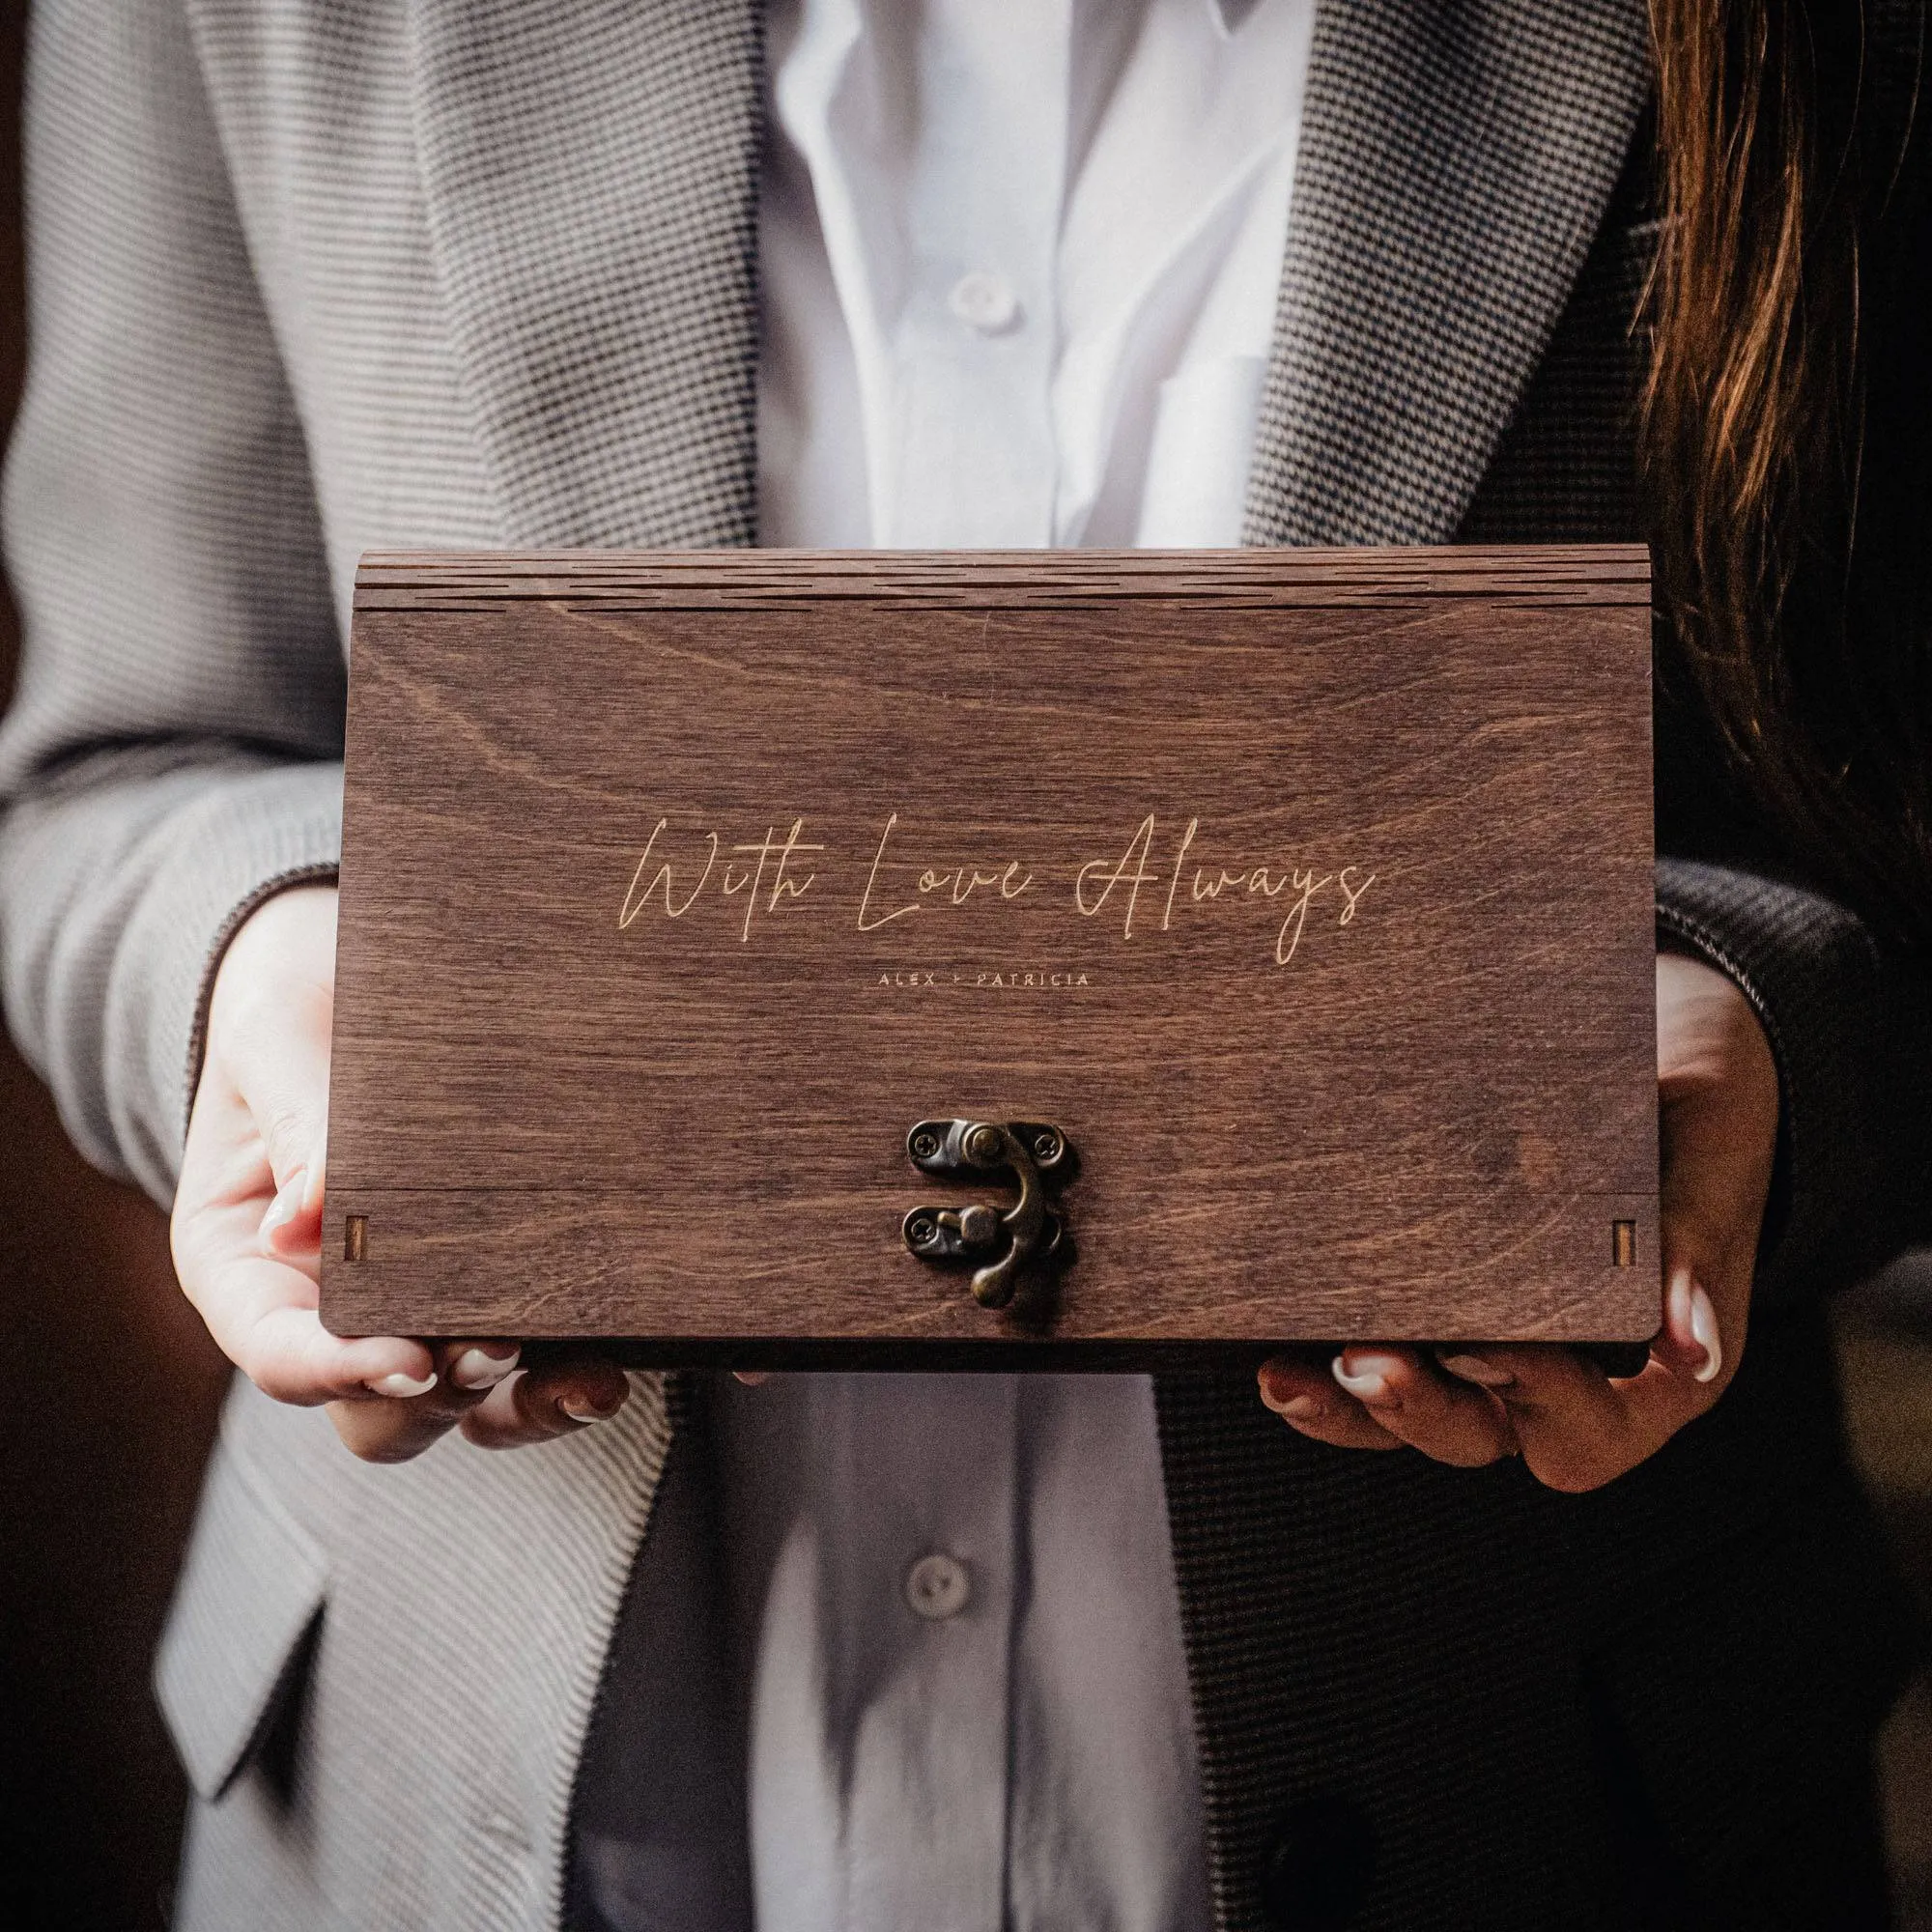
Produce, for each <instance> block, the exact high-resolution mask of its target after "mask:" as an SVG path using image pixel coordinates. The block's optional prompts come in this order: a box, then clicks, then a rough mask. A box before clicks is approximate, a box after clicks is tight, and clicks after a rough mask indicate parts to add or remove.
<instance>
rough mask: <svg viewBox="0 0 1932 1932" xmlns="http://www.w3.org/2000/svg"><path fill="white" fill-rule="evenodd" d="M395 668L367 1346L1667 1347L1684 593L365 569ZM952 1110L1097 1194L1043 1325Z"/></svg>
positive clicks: (353, 935) (353, 1027) (375, 765)
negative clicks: (1659, 728)
mask: <svg viewBox="0 0 1932 1932" xmlns="http://www.w3.org/2000/svg"><path fill="white" fill-rule="evenodd" d="M352 667H353V668H352V679H351V693H350V720H349V767H348V784H347V814H348V815H347V826H346V833H345V844H344V857H343V871H342V911H341V938H340V951H339V958H338V981H337V995H336V1018H335V1050H334V1074H333V1092H332V1098H331V1111H330V1120H331V1128H330V1151H329V1200H328V1213H329V1216H330V1219H329V1228H330V1230H331V1233H330V1236H329V1239H328V1240H327V1242H326V1244H325V1260H324V1276H323V1311H324V1316H325V1319H326V1320H327V1321H328V1322H329V1324H330V1325H331V1326H332V1327H334V1328H336V1329H338V1330H340V1331H343V1332H358V1331H362V1332H366V1331H371V1330H382V1331H385V1332H398V1331H399V1332H405V1333H420V1334H471V1333H476V1334H497V1333H500V1334H518V1335H527V1336H583V1335H590V1336H606V1337H628V1338H632V1339H633V1341H634V1342H635V1343H636V1344H637V1345H638V1346H637V1349H636V1350H634V1352H636V1353H638V1354H639V1356H640V1357H641V1358H648V1359H655V1360H665V1361H676V1360H692V1361H698V1360H716V1359H725V1358H729V1359H743V1360H745V1361H747V1362H751V1361H753V1360H756V1361H762V1362H772V1361H780V1362H781V1361H786V1360H791V1361H797V1362H801V1363H803V1362H805V1361H808V1360H809V1361H811V1362H813V1363H817V1364H829V1363H832V1362H838V1361H842V1362H851V1363H881V1364H883V1363H888V1362H891V1363H899V1364H906V1365H918V1364H928V1363H929V1364H939V1363H960V1364H973V1365H982V1364H984V1363H987V1362H998V1361H1001V1360H1004V1359H1011V1360H1014V1361H1021V1360H1024V1361H1030V1362H1031V1361H1043V1360H1044V1361H1052V1360H1065V1362H1067V1363H1068V1364H1069V1365H1071V1364H1075V1363H1079V1364H1093V1365H1101V1366H1107V1365H1120V1366H1125V1365H1129V1364H1131V1363H1134V1362H1136V1361H1151V1360H1156V1359H1158V1360H1162V1361H1172V1360H1176V1359H1189V1358H1198V1359H1200V1360H1202V1361H1203V1362H1204V1363H1206V1362H1207V1361H1208V1360H1210V1359H1211V1358H1212V1357H1213V1356H1214V1355H1215V1354H1217V1353H1219V1354H1222V1355H1231V1354H1241V1355H1248V1354H1252V1353H1253V1352H1254V1351H1255V1350H1256V1349H1257V1348H1258V1347H1260V1346H1264V1345H1265V1344H1267V1343H1270V1342H1275V1341H1283V1340H1292V1339H1311V1340H1312V1339H1332V1338H1337V1337H1343V1336H1361V1337H1368V1338H1381V1339H1399V1338H1409V1339H1433V1340H1475V1339H1501V1338H1505V1337H1529V1336H1535V1337H1545V1338H1550V1339H1565V1340H1599V1341H1612V1340H1624V1341H1628V1340H1633V1339H1638V1338H1641V1337H1644V1336H1647V1335H1649V1334H1650V1333H1652V1332H1653V1331H1654V1330H1655V1328H1656V1326H1657V1312H1658V1305H1659V1293H1658V1282H1657V1268H1656V1254H1657V1246H1656V1241H1657V1234H1656V1228H1657V1212H1656V1172H1657V1153H1656V1110H1655V1091H1656V1080H1655V1035H1654V995H1653V979H1652V956H1653V952H1654V922H1653V910H1652V882H1651V867H1652V850H1651V752H1650V691H1649V566H1648V560H1647V558H1646V556H1645V554H1644V553H1643V551H1642V550H1640V549H1632V548H1616V549H1568V550H1467V551H1456V550H1447V551H1445V550H1428V551H1411V552H1389V551H1346V552H1259V551H1257V552H1239V553H1208V554H1204V553H1183V554H1159V553H1148V552H1136V553H1130V554H1101V553H1088V554H1078V553H1073V554H1065V553H1063V554H1052V553H1025V554H971V555H966V554H923V555H899V554H878V553H867V554H850V555H847V554H806V553H784V552H772V551H767V552H753V551H748V552H740V553H712V554H691V555H678V554H647V555H619V554H531V555H521V556H518V555H474V554H468V555H447V556H444V555H436V554H414V555H385V556H372V557H370V558H368V559H366V560H365V562H364V566H363V569H362V573H361V576H360V578H359V580H358V586H357V591H356V599H355V633H354V641H353V653H352ZM951 1116H959V1117H966V1118H972V1119H985V1120H993V1121H1009V1120H1026V1121H1050V1122H1056V1123H1057V1124H1059V1125H1060V1126H1061V1127H1063V1128H1064V1129H1065V1132H1066V1134H1067V1135H1068V1137H1069V1138H1070V1140H1071V1142H1072V1145H1073V1147H1074V1148H1075V1150H1076V1151H1077V1154H1078V1157H1079V1158H1078V1169H1077V1173H1076V1174H1075V1175H1074V1176H1073V1177H1072V1178H1071V1179H1069V1180H1068V1181H1067V1182H1066V1184H1065V1186H1064V1188H1063V1189H1062V1191H1061V1197H1060V1199H1061V1205H1062V1208H1063V1209H1064V1212H1065V1219H1066V1222H1067V1225H1068V1227H1069V1229H1070V1231H1071V1233H1072V1235H1073V1236H1074V1240H1075V1243H1076V1251H1077V1259H1076V1260H1075V1261H1074V1263H1073V1264H1072V1265H1071V1266H1070V1267H1068V1268H1067V1269H1066V1270H1065V1272H1064V1273H1062V1274H1061V1275H1059V1276H1058V1277H1057V1278H1056V1279H1054V1280H1053V1281H1051V1282H1046V1281H1042V1282H1040V1283H1039V1284H1038V1285H1037V1286H1036V1287H1035V1288H1034V1289H1033V1290H1032V1291H1031V1292H1029V1293H1027V1294H1025V1295H1023V1296H1022V1298H1021V1300H1020V1301H1019V1302H1018V1303H1016V1304H1015V1306H1014V1307H1013V1308H1011V1309H1009V1310H1008V1311H1005V1312H1001V1313H995V1312H991V1311H988V1310H986V1309H983V1308H981V1307H980V1306H979V1305H978V1304H977V1303H976V1302H975V1301H974V1299H973V1298H972V1296H971V1294H970V1293H967V1290H966V1283H965V1277H964V1276H963V1275H961V1274H959V1273H956V1272H952V1271H947V1270H941V1269H937V1268H934V1267H932V1266H931V1265H929V1264H926V1263H924V1262H923V1261H921V1260H919V1259H917V1258H915V1257H914V1256H913V1255H912V1254H911V1253H909V1252H908V1251H907V1248H906V1246H905V1243H904V1241H903V1239H902V1237H901V1232H900V1225H901V1219H902V1216H903V1215H904V1214H905V1212H906V1211H907V1209H908V1208H911V1207H913V1206H914V1205H915V1204H918V1203H928V1204H930V1205H932V1206H934V1207H963V1206H965V1205H966V1204H967V1203H968V1202H969V1201H972V1200H977V1199H984V1200H988V1201H990V1202H992V1203H994V1204H995V1205H996V1206H1005V1205H1008V1204H1009V1202H1010V1201H1011V1199H1012V1190H1011V1189H1010V1187H1002V1186H999V1185H990V1186H989V1185H987V1184H984V1183H980V1184H979V1185H977V1186H976V1185H974V1184H971V1183H968V1182H953V1181H951V1180H945V1179H938V1180H936V1179H928V1178H927V1177H925V1176H923V1175H921V1174H920V1173H919V1172H917V1171H916V1170H915V1169H914V1168H913V1166H912V1165H911V1164H910V1162H909V1160H908V1158H907V1155H906V1151H905V1135H906V1132H907V1129H908V1128H909V1127H910V1126H911V1125H912V1124H913V1123H914V1122H917V1121H920V1120H922V1119H925V1118H928V1117H951ZM351 1217H359V1219H360V1221H361V1224H362V1226H361V1231H360V1236H359V1245H360V1252H361V1259H360V1260H359V1261H354V1262H352V1261H349V1260H347V1259H345V1253H346V1250H347V1247H348V1242H347V1239H346V1230H347V1227H348V1224H349V1221H350V1219H351ZM1618 1221H1628V1222H1633V1223H1634V1225H1635V1242H1634V1265H1626V1266H1619V1265H1617V1256H1616V1242H1615V1237H1614V1236H1613V1233H1612V1230H1613V1226H1614V1224H1615V1223H1616V1222H1618ZM1628 1252H1629V1249H1628V1245H1627V1246H1626V1253H1628Z"/></svg>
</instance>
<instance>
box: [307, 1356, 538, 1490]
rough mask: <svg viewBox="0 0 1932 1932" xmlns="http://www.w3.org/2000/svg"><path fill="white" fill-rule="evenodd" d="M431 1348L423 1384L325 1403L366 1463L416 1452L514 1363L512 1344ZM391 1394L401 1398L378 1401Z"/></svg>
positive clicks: (479, 1400)
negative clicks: (428, 1375) (431, 1364)
mask: <svg viewBox="0 0 1932 1932" xmlns="http://www.w3.org/2000/svg"><path fill="white" fill-rule="evenodd" d="M430 1352H431V1355H432V1357H433V1359H434V1364H435V1368H434V1372H433V1378H432V1379H431V1380H430V1382H429V1385H428V1386H427V1387H420V1388H415V1389H410V1390H402V1389H398V1390H394V1391H390V1390H383V1391H380V1392H378V1393H377V1394H376V1395H373V1396H372V1395H370V1394H368V1393H363V1394H360V1395H359V1396H358V1397H357V1398H355V1399H352V1400H347V1401H340V1402H335V1403H331V1404H330V1405H329V1410H328V1414H329V1420H330V1421H331V1422H333V1423H334V1425H335V1433H336V1434H337V1435H339V1436H340V1437H341V1438H342V1441H343V1444H344V1446H345V1447H346V1448H348V1449H349V1450H351V1451H352V1452H353V1453H354V1454H355V1455H357V1456H359V1457H361V1458H362V1459H363V1461H365V1462H370V1463H403V1462H407V1461H408V1460H409V1459H410V1458H411V1457H412V1456H419V1455H420V1454H421V1453H422V1452H423V1451H424V1450H425V1449H427V1448H428V1447H429V1446H430V1445H431V1444H432V1443H433V1442H435V1441H436V1440H438V1438H439V1437H440V1436H441V1435H445V1434H446V1433H447V1432H448V1431H449V1430H450V1429H451V1428H452V1427H454V1426H455V1424H457V1423H459V1422H461V1421H462V1420H463V1419H464V1417H465V1416H467V1415H468V1414H469V1412H470V1411H471V1410H472V1409H474V1408H476V1407H477V1406H479V1405H480V1404H481V1403H482V1402H483V1401H484V1400H485V1399H486V1398H487V1397H488V1395H489V1392H490V1391H491V1390H492V1389H493V1388H495V1387H496V1386H497V1384H498V1383H499V1382H501V1381H502V1380H503V1379H504V1378H506V1377H507V1376H509V1375H510V1373H511V1372H512V1371H513V1370H514V1369H515V1367H516V1365H517V1345H516V1344H515V1343H514V1342H439V1343H438V1344H436V1346H435V1347H434V1349H432V1350H431V1351H430ZM459 1371H461V1378H459ZM392 1394H393V1395H394V1396H396V1397H398V1398H400V1399H394V1400H383V1399H381V1398H382V1397H383V1396H385V1395H392Z"/></svg>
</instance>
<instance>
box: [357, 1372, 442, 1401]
mask: <svg viewBox="0 0 1932 1932" xmlns="http://www.w3.org/2000/svg"><path fill="white" fill-rule="evenodd" d="M369 1386H370V1388H371V1389H373V1390H374V1391H375V1393H376V1394H378V1395H386V1396H393V1397H395V1398H396V1399H397V1400H398V1401H401V1400H402V1399H403V1398H404V1397H406V1396H412V1395H427V1394H428V1393H429V1392H430V1390H431V1389H433V1388H434V1387H435V1386H436V1378H435V1376H433V1375H429V1376H424V1377H423V1378H422V1379H421V1380H420V1381H418V1380H417V1379H416V1378H415V1377H414V1376H403V1375H396V1376H384V1377H383V1378H381V1379H380V1380H378V1381H373V1382H371V1383H370V1384H369Z"/></svg>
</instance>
